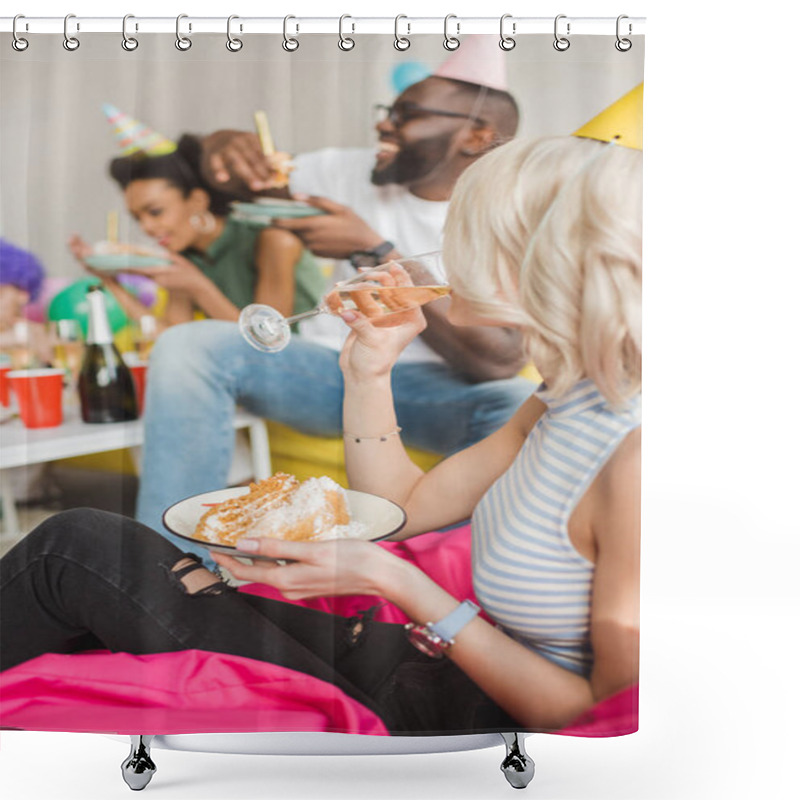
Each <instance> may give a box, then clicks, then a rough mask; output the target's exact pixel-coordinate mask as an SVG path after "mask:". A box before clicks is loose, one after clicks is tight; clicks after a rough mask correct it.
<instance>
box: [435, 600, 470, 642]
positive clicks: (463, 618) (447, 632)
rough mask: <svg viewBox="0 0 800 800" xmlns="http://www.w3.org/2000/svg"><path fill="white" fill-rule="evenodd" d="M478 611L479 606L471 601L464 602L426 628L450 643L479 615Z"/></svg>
mask: <svg viewBox="0 0 800 800" xmlns="http://www.w3.org/2000/svg"><path fill="white" fill-rule="evenodd" d="M480 610H481V609H480V606H478V605H476V604H475V603H473V602H472V600H464V601H463V602H462V603H460V604H459V606H458V608H456V609H455V610H454V611H451V612H450V613H449V614H448V615H447V616H446V617H443V618H442V619H440V620H439V621H438V622H435V623H433V624H431V625H429V626H428V627H429V628H430V630H431V631H433V633H435V634H436V635H437V636H441V637H442V639H444V640H445V641H446V642H450V641H452V640H453V639H454V638H455V636H456V634H457V633H458V632H459V631H460V630H461V629H462V628H463V627H464V626H465V625H466V624H467V623H468V622H470V621H471V620H472V619H474V618H475V617H476V616H477V615H478V614H479V613H480Z"/></svg>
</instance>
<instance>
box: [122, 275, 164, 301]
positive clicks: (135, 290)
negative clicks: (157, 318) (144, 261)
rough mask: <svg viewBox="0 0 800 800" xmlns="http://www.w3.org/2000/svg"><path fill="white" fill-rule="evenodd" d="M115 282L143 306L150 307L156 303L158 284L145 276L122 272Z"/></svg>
mask: <svg viewBox="0 0 800 800" xmlns="http://www.w3.org/2000/svg"><path fill="white" fill-rule="evenodd" d="M117 280H118V281H119V283H120V285H121V286H124V287H125V288H126V289H127V290H128V291H129V292H130V293H131V294H132V295H133V296H134V297H135V298H136V299H137V300H138V301H139V302H140V303H142V304H143V305H146V306H148V307H150V306H152V305H153V304H154V303H155V302H156V290H157V289H158V284H157V283H156V282H155V281H154V280H152V279H151V278H148V277H147V275H137V274H135V273H133V272H123V273H121V274H120V275H119V276H118V277H117Z"/></svg>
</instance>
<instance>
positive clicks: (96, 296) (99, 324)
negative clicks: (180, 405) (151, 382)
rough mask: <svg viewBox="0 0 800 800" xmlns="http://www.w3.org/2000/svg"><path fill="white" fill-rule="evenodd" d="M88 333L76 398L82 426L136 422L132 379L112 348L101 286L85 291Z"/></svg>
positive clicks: (134, 388)
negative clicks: (84, 424) (83, 424)
mask: <svg viewBox="0 0 800 800" xmlns="http://www.w3.org/2000/svg"><path fill="white" fill-rule="evenodd" d="M88 298H89V331H88V335H87V337H86V350H85V352H84V356H83V364H82V366H81V372H80V375H79V376H78V394H79V396H80V400H81V417H82V418H83V421H84V422H124V421H125V420H131V419H136V418H137V417H138V416H139V414H138V411H137V405H136V387H135V385H134V382H133V376H132V375H131V372H130V370H129V369H128V367H127V365H126V364H125V362H124V361H123V360H122V356H121V355H120V354H119V350H117V348H116V347H115V345H114V339H113V337H112V335H111V325H110V323H109V321H108V314H107V313H106V304H105V298H104V297H103V290H102V288H101V287H100V286H92V287H91V288H90V289H89V291H88Z"/></svg>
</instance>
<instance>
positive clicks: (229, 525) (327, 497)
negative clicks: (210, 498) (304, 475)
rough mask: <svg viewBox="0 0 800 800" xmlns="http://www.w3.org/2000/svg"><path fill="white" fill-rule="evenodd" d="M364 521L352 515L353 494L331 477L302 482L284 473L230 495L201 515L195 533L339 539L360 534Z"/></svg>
mask: <svg viewBox="0 0 800 800" xmlns="http://www.w3.org/2000/svg"><path fill="white" fill-rule="evenodd" d="M362 531H363V525H361V523H357V522H354V521H352V520H351V518H350V509H349V508H348V505H347V495H346V494H345V492H344V489H342V487H341V486H339V485H338V484H337V483H335V482H334V481H332V480H331V479H330V478H326V477H322V478H309V479H308V480H306V481H304V482H303V483H302V484H301V483H300V482H299V481H298V480H297V478H295V477H294V476H292V475H286V474H285V473H282V472H279V473H276V474H275V475H273V476H272V477H271V478H268V479H267V480H265V481H260V482H259V483H253V484H251V485H250V491H249V492H248V493H247V494H244V495H241V496H240V497H235V498H232V499H231V500H226V501H225V502H223V503H220V504H219V505H217V506H214V507H213V508H211V509H209V510H208V511H207V512H206V513H205V514H203V516H202V517H201V518H200V521H199V522H198V524H197V529H196V531H195V537H196V538H198V539H202V540H203V541H206V542H212V543H214V544H226V545H235V544H236V540H237V539H239V538H240V537H241V536H244V537H248V538H257V537H261V536H264V537H270V538H273V539H287V540H291V541H309V540H310V541H313V540H323V539H337V538H345V537H349V536H355V535H358V534H359V533H360V532H362Z"/></svg>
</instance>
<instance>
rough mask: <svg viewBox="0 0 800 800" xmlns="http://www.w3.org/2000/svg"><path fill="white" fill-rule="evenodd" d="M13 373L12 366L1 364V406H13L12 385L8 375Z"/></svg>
mask: <svg viewBox="0 0 800 800" xmlns="http://www.w3.org/2000/svg"><path fill="white" fill-rule="evenodd" d="M9 372H11V364H0V406H6V408H8V406H10V405H11V385H10V384H9V382H8V373H9Z"/></svg>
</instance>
